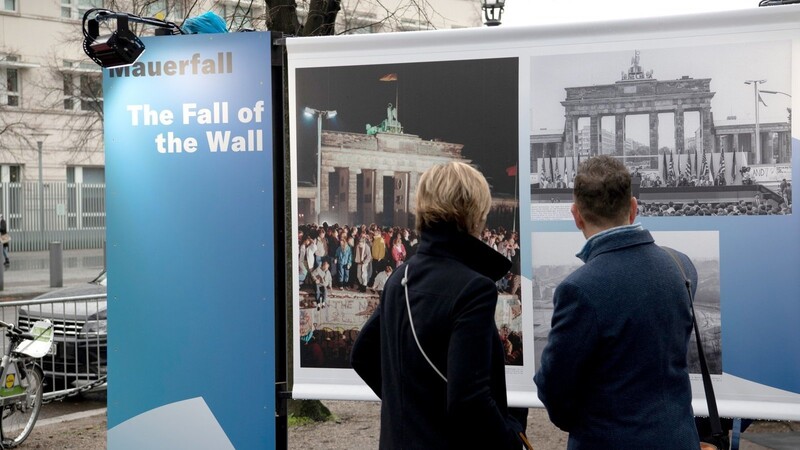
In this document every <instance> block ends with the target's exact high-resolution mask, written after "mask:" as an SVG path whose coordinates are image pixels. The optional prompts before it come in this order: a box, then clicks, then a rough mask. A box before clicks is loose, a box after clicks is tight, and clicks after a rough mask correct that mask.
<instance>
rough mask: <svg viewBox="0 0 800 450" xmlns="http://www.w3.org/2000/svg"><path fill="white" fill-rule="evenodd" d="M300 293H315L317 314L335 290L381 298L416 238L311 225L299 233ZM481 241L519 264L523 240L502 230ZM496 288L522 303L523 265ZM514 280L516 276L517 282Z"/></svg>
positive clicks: (394, 230)
mask: <svg viewBox="0 0 800 450" xmlns="http://www.w3.org/2000/svg"><path fill="white" fill-rule="evenodd" d="M297 236H298V244H299V246H298V248H299V253H298V255H297V256H298V260H299V262H300V264H299V278H298V279H299V280H300V287H301V289H309V290H312V291H313V292H314V294H315V302H316V305H315V306H316V307H317V309H321V308H324V307H325V302H326V300H327V294H328V293H329V292H330V290H332V289H339V290H345V289H347V290H357V291H360V292H368V291H369V292H375V293H378V294H379V293H380V292H381V291H382V290H383V285H384V283H385V282H386V279H388V277H389V275H391V273H392V271H393V270H394V269H396V268H397V267H398V266H400V265H401V264H403V262H404V261H405V260H407V259H408V258H410V257H411V256H412V255H413V254H414V253H415V252H416V250H417V245H418V237H417V234H416V232H415V231H414V230H411V229H409V228H405V227H396V226H395V227H379V226H378V225H376V224H371V225H356V226H352V225H339V224H333V225H329V224H328V223H323V224H322V225H316V224H307V225H302V226H300V227H299V228H298V231H297ZM481 241H482V242H484V243H485V244H486V245H488V246H490V247H492V248H493V249H494V250H496V251H497V252H499V253H500V254H502V255H503V256H505V257H506V258H508V259H509V260H511V261H512V262H515V261H518V253H519V235H518V233H517V232H516V231H510V230H506V229H505V228H504V227H502V226H501V227H498V228H495V229H489V228H487V229H485V230H484V231H483V233H482V234H481ZM512 272H513V273H510V274H509V275H508V276H507V277H506V278H503V279H502V280H500V281H499V282H498V290H499V291H501V292H509V293H512V294H514V295H516V296H517V297H519V287H520V280H519V273H520V272H519V263H518V262H516V263H515V265H514V268H512ZM515 275H516V276H515Z"/></svg>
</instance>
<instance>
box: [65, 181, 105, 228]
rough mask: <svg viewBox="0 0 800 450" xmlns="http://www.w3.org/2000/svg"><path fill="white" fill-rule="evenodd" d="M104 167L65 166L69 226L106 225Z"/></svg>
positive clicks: (89, 226) (93, 226) (92, 226)
mask: <svg viewBox="0 0 800 450" xmlns="http://www.w3.org/2000/svg"><path fill="white" fill-rule="evenodd" d="M105 182H106V176H105V168H104V167H88V166H87V167H84V166H70V167H67V223H68V226H69V228H73V229H74V228H79V229H80V228H103V227H105V226H106V206H105V190H106V189H105Z"/></svg>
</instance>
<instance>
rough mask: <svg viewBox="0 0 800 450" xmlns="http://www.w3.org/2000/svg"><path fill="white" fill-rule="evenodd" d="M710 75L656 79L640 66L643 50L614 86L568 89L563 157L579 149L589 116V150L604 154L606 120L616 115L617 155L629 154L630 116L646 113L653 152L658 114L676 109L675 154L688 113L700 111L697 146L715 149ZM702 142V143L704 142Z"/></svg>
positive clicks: (654, 152) (652, 151)
mask: <svg viewBox="0 0 800 450" xmlns="http://www.w3.org/2000/svg"><path fill="white" fill-rule="evenodd" d="M710 84H711V79H710V78H700V79H694V78H690V77H688V76H685V77H682V78H680V79H678V80H667V81H660V80H657V79H655V78H653V73H652V71H648V72H644V71H643V70H642V68H641V66H640V65H639V52H638V51H636V54H635V56H634V58H633V60H632V61H631V67H630V69H629V70H628V72H627V73H625V72H623V73H622V79H621V80H619V81H617V82H615V83H614V84H607V85H598V86H583V87H568V88H566V91H567V92H566V94H567V96H566V100H564V101H563V102H561V104H562V105H563V106H564V109H565V119H566V121H565V124H564V155H566V156H572V155H575V154H576V151H577V150H578V149H577V148H576V145H577V142H578V140H577V138H578V134H579V133H580V130H579V129H578V121H579V120H580V119H581V118H589V154H590V155H597V154H599V153H601V148H602V145H601V142H602V139H603V130H602V124H601V122H602V119H603V118H604V117H613V118H614V152H613V154H614V155H617V156H625V150H624V149H625V140H626V136H625V118H626V116H628V115H647V116H648V118H649V125H650V126H649V128H650V142H649V144H650V154H652V155H657V154H658V153H659V152H658V148H659V146H658V143H659V135H658V125H659V114H661V113H671V114H673V117H674V122H675V123H674V125H675V126H674V129H675V133H674V136H673V137H674V147H672V148H674V149H675V152H677V153H683V152H684V151H685V149H684V142H685V137H684V114H685V113H687V112H690V111H697V112H698V113H699V116H700V130H701V132H700V139H699V140H698V142H697V150H698V151H700V150H701V145H702V149H705V151H713V150H712V149H713V145H714V137H713V133H712V128H713V118H712V115H711V99H712V98H713V97H714V92H711V89H710ZM701 143H702V144H701Z"/></svg>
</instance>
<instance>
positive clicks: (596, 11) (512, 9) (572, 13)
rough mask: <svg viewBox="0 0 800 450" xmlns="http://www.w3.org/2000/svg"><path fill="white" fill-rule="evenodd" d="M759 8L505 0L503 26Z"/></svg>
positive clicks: (746, 0) (714, 1)
mask: <svg viewBox="0 0 800 450" xmlns="http://www.w3.org/2000/svg"><path fill="white" fill-rule="evenodd" d="M756 7H758V0H706V1H698V0H670V1H669V2H653V1H642V0H609V1H598V0H506V6H505V10H504V13H503V17H502V22H503V25H504V26H514V25H542V24H552V23H575V22H592V21H604V20H615V19H630V18H636V17H654V16H667V15H681V14H697V13H704V12H713V11H725V10H734V9H746V8H756Z"/></svg>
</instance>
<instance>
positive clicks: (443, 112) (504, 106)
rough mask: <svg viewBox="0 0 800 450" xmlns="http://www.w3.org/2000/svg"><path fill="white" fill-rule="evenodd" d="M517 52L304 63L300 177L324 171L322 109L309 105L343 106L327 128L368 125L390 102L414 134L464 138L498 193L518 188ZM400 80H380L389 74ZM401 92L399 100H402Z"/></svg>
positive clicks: (360, 129) (299, 80)
mask: <svg viewBox="0 0 800 450" xmlns="http://www.w3.org/2000/svg"><path fill="white" fill-rule="evenodd" d="M518 65H519V64H518V60H517V58H504V59H481V60H469V61H441V62H425V63H405V64H386V65H370V66H348V67H326V68H304V69H297V73H296V89H297V91H296V98H297V110H296V111H295V114H297V144H298V155H297V156H298V178H299V180H298V181H300V182H311V181H312V180H313V179H314V176H315V173H316V157H315V155H316V153H315V152H316V145H317V136H316V132H317V130H316V121H317V119H316V117H314V118H309V117H307V116H305V115H304V114H303V110H304V108H305V107H311V108H314V109H318V110H336V111H337V116H336V117H335V118H333V119H323V122H322V129H323V130H332V131H346V132H353V133H366V127H365V126H366V124H368V123H369V124H370V125H373V126H375V125H379V124H380V122H381V121H382V120H383V119H385V118H386V108H387V106H388V104H389V103H392V105H395V103H397V106H398V108H397V119H398V121H399V122H400V123H401V124H402V125H403V131H404V133H406V134H413V135H417V136H419V137H420V138H421V139H423V140H440V141H444V142H449V143H455V144H463V145H464V148H463V149H462V155H463V156H464V157H465V158H468V159H470V160H472V164H473V165H475V166H476V167H477V168H478V169H479V170H481V172H483V174H484V176H486V178H487V179H488V180H489V184H490V185H491V186H492V191H493V193H494V194H501V195H507V196H513V195H514V181H515V178H514V177H513V176H509V175H508V174H507V173H506V169H507V168H508V167H511V166H514V165H515V164H517V159H518V154H519V148H518V135H519V133H518V131H519V120H518V111H519V95H518V93H519V87H518V86H519V81H518ZM390 73H394V74H397V81H380V78H381V77H383V76H384V75H386V74H390ZM396 96H397V98H398V100H397V101H396V100H395V97H396Z"/></svg>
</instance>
